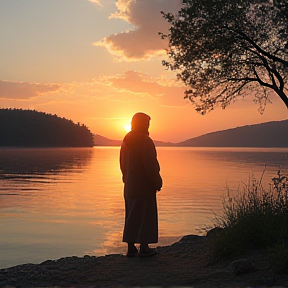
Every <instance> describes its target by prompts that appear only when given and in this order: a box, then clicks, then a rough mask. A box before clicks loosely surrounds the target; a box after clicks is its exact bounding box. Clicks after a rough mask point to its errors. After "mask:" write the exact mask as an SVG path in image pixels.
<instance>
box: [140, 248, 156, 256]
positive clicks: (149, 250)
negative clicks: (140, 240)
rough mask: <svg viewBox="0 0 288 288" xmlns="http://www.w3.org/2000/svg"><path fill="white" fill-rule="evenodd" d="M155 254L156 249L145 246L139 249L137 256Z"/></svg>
mask: <svg viewBox="0 0 288 288" xmlns="http://www.w3.org/2000/svg"><path fill="white" fill-rule="evenodd" d="M156 254H157V250H156V249H155V248H150V247H148V248H145V249H140V252H139V257H149V256H153V255H156Z"/></svg>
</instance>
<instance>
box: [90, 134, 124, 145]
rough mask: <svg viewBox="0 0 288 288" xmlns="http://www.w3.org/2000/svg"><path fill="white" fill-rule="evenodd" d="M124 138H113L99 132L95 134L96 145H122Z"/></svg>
mask: <svg viewBox="0 0 288 288" xmlns="http://www.w3.org/2000/svg"><path fill="white" fill-rule="evenodd" d="M121 144H122V140H111V139H108V138H106V137H103V136H101V135H98V134H94V145H95V146H121Z"/></svg>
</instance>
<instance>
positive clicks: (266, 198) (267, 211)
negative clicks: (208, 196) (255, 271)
mask: <svg viewBox="0 0 288 288" xmlns="http://www.w3.org/2000/svg"><path fill="white" fill-rule="evenodd" d="M263 174H264V172H263ZM262 177H263V175H262ZM262 177H261V179H260V180H259V181H258V180H256V179H255V178H254V177H252V179H251V181H249V182H250V183H249V184H247V185H246V184H244V185H243V187H242V189H241V191H240V190H238V191H237V192H236V193H235V195H233V196H232V195H231V194H232V193H231V191H229V189H228V191H227V195H226V196H225V197H224V199H223V211H222V214H221V215H216V216H215V219H213V223H214V227H219V228H222V229H217V230H216V229H215V230H216V233H214V234H213V237H210V239H209V243H210V248H211V252H212V255H213V256H215V257H222V256H227V255H231V254H241V253H243V252H246V251H248V250H250V249H269V251H272V252H273V253H272V254H273V257H272V258H275V259H274V260H273V261H275V263H276V262H279V263H278V264H279V265H280V264H281V265H282V266H283V267H281V268H279V269H280V270H281V271H283V270H285V271H288V199H287V197H288V178H287V177H286V176H284V175H282V174H281V173H280V171H278V173H277V177H275V178H273V179H272V182H271V185H270V187H268V189H266V190H265V189H264V188H263V186H262V183H261V180H262ZM278 264H277V263H276V266H277V267H280V266H281V265H280V266H279V265H278Z"/></svg>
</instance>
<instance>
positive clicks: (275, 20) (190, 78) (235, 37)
mask: <svg viewBox="0 0 288 288" xmlns="http://www.w3.org/2000/svg"><path fill="white" fill-rule="evenodd" d="M162 13H163V12H162ZM163 17H164V18H165V19H166V20H167V21H168V22H169V23H170V24H171V27H170V32H169V34H168V35H165V34H163V33H160V34H161V35H162V38H168V40H169V47H168V50H167V54H168V56H169V60H168V61H163V65H164V66H166V67H167V68H168V69H171V70H176V71H177V72H178V74H177V76H178V78H179V79H180V80H182V81H183V82H184V83H185V84H186V85H187V86H190V88H189V89H188V90H187V91H186V92H185V97H184V98H188V99H189V100H190V101H191V102H192V103H193V105H194V106H195V108H196V111H198V112H201V113H205V112H208V111H210V110H213V109H214V107H215V106H216V105H220V106H221V107H222V108H225V107H226V106H227V105H229V104H230V103H231V102H232V101H234V100H235V99H236V98H237V97H239V96H245V95H247V94H249V93H250V92H253V93H254V95H255V101H256V102H258V103H259V104H260V112H261V113H262V112H263V111H264V108H265V105H266V103H267V101H269V93H270V92H272V91H274V92H275V93H276V94H277V95H278V96H279V97H280V98H281V99H282V101H283V102H284V103H285V105H286V107H288V97H287V76H288V25H287V23H288V1H287V0H229V1H227V0H186V1H185V0H184V1H183V8H182V9H181V10H180V11H179V12H178V14H177V15H173V14H171V13H163ZM259 88H262V89H259ZM249 91H250V92H249Z"/></svg>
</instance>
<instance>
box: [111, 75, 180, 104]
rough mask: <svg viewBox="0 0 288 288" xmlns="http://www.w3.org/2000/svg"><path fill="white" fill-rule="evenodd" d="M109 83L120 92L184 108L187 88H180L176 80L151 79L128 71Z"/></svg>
mask: <svg viewBox="0 0 288 288" xmlns="http://www.w3.org/2000/svg"><path fill="white" fill-rule="evenodd" d="M106 81H107V82H108V83H109V82H110V83H111V86H112V87H114V88H115V89H117V90H118V91H123V92H130V93H133V94H136V95H138V96H140V97H143V96H147V97H150V98H154V99H156V100H158V101H159V103H160V104H162V105H167V106H183V105H185V104H186V101H184V100H183V96H184V91H185V87H183V86H178V85H177V83H176V82H175V81H174V80H171V79H167V78H164V77H150V76H148V75H145V74H143V73H140V72H136V71H126V72H125V73H124V74H123V75H118V76H112V77H109V78H107V80H106Z"/></svg>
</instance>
